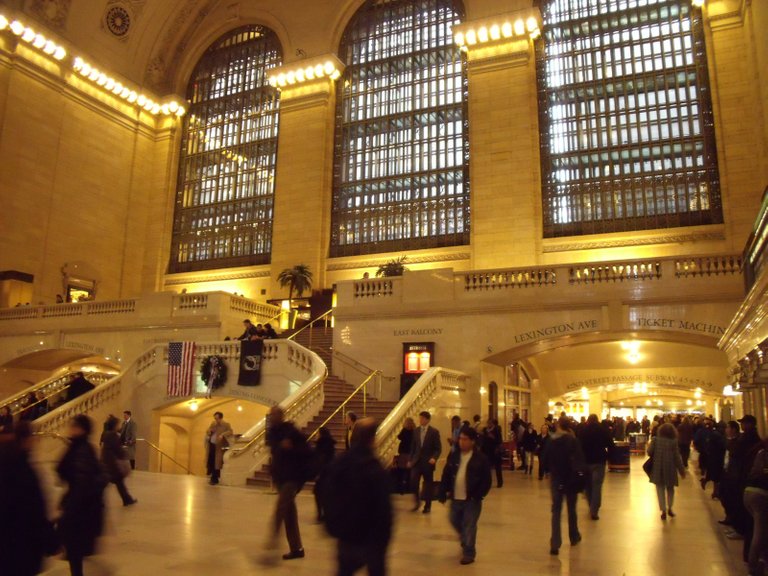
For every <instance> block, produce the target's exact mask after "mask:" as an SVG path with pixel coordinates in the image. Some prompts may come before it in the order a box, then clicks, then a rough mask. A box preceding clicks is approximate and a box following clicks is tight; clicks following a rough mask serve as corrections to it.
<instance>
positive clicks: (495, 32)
mask: <svg viewBox="0 0 768 576" xmlns="http://www.w3.org/2000/svg"><path fill="white" fill-rule="evenodd" d="M488 33H489V34H490V35H491V40H499V39H500V38H501V28H499V25H498V24H494V25H492V26H491V28H490V29H489V30H488Z"/></svg>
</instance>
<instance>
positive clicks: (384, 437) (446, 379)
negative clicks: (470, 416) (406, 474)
mask: <svg viewBox="0 0 768 576" xmlns="http://www.w3.org/2000/svg"><path fill="white" fill-rule="evenodd" d="M467 379H469V375H468V374H465V373H463V372H459V371H458V370H449V369H447V368H442V367H439V366H436V367H433V368H429V369H428V370H427V371H426V372H424V374H422V375H421V376H420V377H419V379H418V380H417V381H416V383H415V384H414V385H413V386H412V387H411V389H410V390H408V392H406V394H405V395H404V396H403V397H402V398H401V399H400V402H398V403H397V405H396V406H395V407H394V408H393V409H392V411H391V412H390V413H389V414H388V415H387V417H386V418H384V420H383V421H382V422H381V425H380V426H379V429H378V431H377V432H376V446H377V450H378V453H379V457H380V458H381V460H382V462H386V463H387V464H389V463H390V462H391V461H392V456H393V455H394V453H395V452H396V450H397V443H398V438H397V435H398V434H399V433H400V429H401V428H402V427H403V423H404V422H405V419H406V418H408V417H411V418H414V419H415V418H416V416H417V415H418V414H419V412H421V411H422V410H425V409H426V408H427V407H428V406H429V402H430V401H431V400H432V398H433V397H434V395H435V394H436V393H437V392H439V391H440V390H441V389H444V390H456V391H458V390H460V384H461V383H462V381H466V380H467Z"/></svg>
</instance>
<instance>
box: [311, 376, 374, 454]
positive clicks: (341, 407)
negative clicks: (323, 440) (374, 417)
mask: <svg viewBox="0 0 768 576" xmlns="http://www.w3.org/2000/svg"><path fill="white" fill-rule="evenodd" d="M378 374H381V372H380V371H379V370H374V371H373V372H371V373H370V374H369V375H368V378H366V379H365V380H363V383H362V384H360V386H358V387H357V388H355V391H354V392H352V394H350V395H349V396H347V399H346V400H344V401H343V402H342V403H341V404H339V406H338V407H337V408H336V410H334V411H333V413H332V414H331V415H330V416H328V418H326V419H325V420H324V421H323V423H322V424H320V426H318V427H317V428H316V429H315V431H314V432H312V434H310V435H309V436H308V437H307V440H308V441H309V440H312V438H314V437H315V436H317V434H318V433H319V432H320V428H322V427H323V426H325V425H326V424H328V422H330V421H331V420H333V418H334V416H336V414H338V413H339V410H342V409H344V408H346V406H347V404H348V403H349V402H350V401H351V400H352V398H354V397H355V395H357V393H358V392H360V390H363V416H365V415H366V413H367V410H368V398H367V391H366V390H365V388H366V387H367V385H368V382H370V381H371V379H372V378H374V377H375V376H377V375H378Z"/></svg>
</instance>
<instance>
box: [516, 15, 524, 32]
mask: <svg viewBox="0 0 768 576" xmlns="http://www.w3.org/2000/svg"><path fill="white" fill-rule="evenodd" d="M515 34H517V35H518V36H522V35H523V34H525V22H523V20H522V19H517V20H515Z"/></svg>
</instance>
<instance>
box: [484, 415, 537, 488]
mask: <svg viewBox="0 0 768 576" xmlns="http://www.w3.org/2000/svg"><path fill="white" fill-rule="evenodd" d="M521 422H522V420H521ZM518 438H519V440H518V446H519V449H520V454H521V456H520V461H521V462H522V463H523V464H521V466H520V467H521V469H525V468H526V467H525V466H524V464H525V451H524V450H523V442H522V438H523V434H522V433H521V434H520V435H519V436H518ZM480 447H481V450H482V451H483V454H484V455H485V457H486V458H487V459H488V462H490V464H491V466H492V467H493V468H494V469H495V470H496V487H497V488H501V487H502V486H503V485H504V477H503V476H502V473H501V428H499V423H498V422H497V421H496V420H494V419H493V418H488V425H487V426H486V427H485V430H483V436H482V439H481V441H480Z"/></svg>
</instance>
